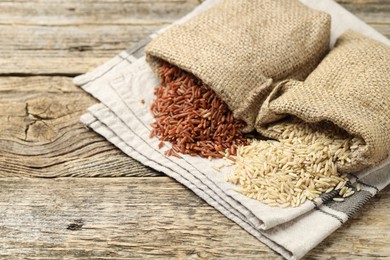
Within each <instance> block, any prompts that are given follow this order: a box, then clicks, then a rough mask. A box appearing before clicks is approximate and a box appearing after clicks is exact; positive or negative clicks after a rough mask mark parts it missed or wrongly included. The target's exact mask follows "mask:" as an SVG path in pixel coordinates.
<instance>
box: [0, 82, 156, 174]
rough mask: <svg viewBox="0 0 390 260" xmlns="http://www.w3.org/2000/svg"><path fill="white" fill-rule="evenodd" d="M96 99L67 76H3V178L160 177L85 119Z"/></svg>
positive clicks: (0, 165)
mask: <svg viewBox="0 0 390 260" xmlns="http://www.w3.org/2000/svg"><path fill="white" fill-rule="evenodd" d="M95 102H96V101H95V100H94V99H93V98H92V97H91V96H89V95H88V94H87V93H85V92H84V91H82V90H81V89H80V88H78V87H76V86H75V85H73V83H72V79H71V78H67V77H26V78H24V77H6V78H4V77H0V177H5V176H37V177H58V176H74V177H82V176H84V177H88V176H90V177H92V176H95V177H103V176H111V177H112V176H157V175H159V174H158V173H157V172H155V171H153V170H151V169H149V168H147V167H145V166H143V165H141V164H139V163H138V162H136V161H134V160H133V159H132V158H129V157H127V156H125V155H124V154H123V153H121V152H120V151H118V149H116V148H115V147H114V146H113V145H111V144H110V143H108V142H106V141H105V139H104V138H102V137H100V136H99V135H98V134H96V133H94V132H93V131H90V130H89V129H86V128H85V127H84V125H83V124H82V123H81V122H79V118H80V116H81V115H82V114H83V113H84V112H85V111H86V109H87V107H88V106H90V105H92V104H94V103H95Z"/></svg>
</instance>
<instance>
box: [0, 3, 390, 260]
mask: <svg viewBox="0 0 390 260" xmlns="http://www.w3.org/2000/svg"><path fill="white" fill-rule="evenodd" d="M200 2H201V1H199V0H83V1H79V0H67V1H61V0H33V1H31V0H29V1H27V0H17V1H6V0H0V33H1V37H0V75H1V77H0V257H1V258H10V257H11V258H12V257H13V258H39V259H53V258H74V257H79V258H104V259H108V258H113V259H114V258H115V259H118V258H141V257H151V258H156V259H162V258H172V257H174V258H190V259H192V258H198V257H200V258H212V257H222V258H231V259H237V258H245V259H251V258H261V259H265V258H276V259H279V258H281V257H280V256H279V255H278V254H276V253H275V252H273V251H272V250H270V249H269V248H268V247H266V246H265V245H263V244H262V243H260V242H259V241H258V240H256V239H255V238H254V237H252V236H251V235H249V234H248V233H247V232H245V231H244V230H243V229H241V228H240V227H239V226H238V225H237V224H235V223H234V222H232V221H230V220H229V219H227V218H226V217H224V216H223V215H222V214H220V213H219V212H218V211H217V210H215V209H214V208H212V207H211V206H209V205H208V204H206V203H205V202H204V201H203V200H202V199H200V198H198V197H197V196H196V195H195V194H193V193H192V192H191V191H189V190H188V189H186V188H185V187H183V186H182V185H180V184H179V183H176V182H175V181H173V180H172V179H170V178H169V177H167V176H165V175H164V174H162V173H159V172H156V171H154V170H152V169H150V168H148V167H145V166H143V165H141V164H139V163H137V162H136V161H134V160H133V159H132V158H129V157H127V156H126V155H124V154H123V153H122V152H121V151H119V150H118V149H116V148H115V147H114V146H113V145H111V144H110V143H109V142H107V141H106V140H105V139H104V138H102V137H101V136H99V135H98V134H96V133H94V132H93V131H91V130H89V129H87V128H86V127H84V125H83V124H82V123H80V122H79V118H80V116H81V115H82V114H83V113H84V112H85V111H86V109H87V108H88V107H89V106H90V105H92V104H95V103H97V101H96V100H95V99H94V98H92V97H91V96H89V95H88V94H86V93H84V92H83V91H82V90H81V89H80V88H78V87H76V86H75V85H73V83H72V78H73V77H74V76H76V75H80V74H82V73H85V72H87V71H88V70H91V69H93V68H94V67H96V66H98V65H100V64H102V63H104V62H105V61H107V60H108V59H110V58H111V57H113V56H114V55H116V54H117V53H119V52H120V51H122V50H123V49H125V48H127V47H129V46H131V45H132V44H133V43H136V42H137V41H139V40H142V39H143V38H144V37H146V36H148V35H149V34H151V33H152V32H154V31H156V30H157V29H159V28H161V27H162V26H165V25H167V24H170V23H171V22H172V21H174V20H176V19H178V18H180V17H181V16H183V15H185V14H186V13H188V12H189V11H191V10H192V9H193V8H194V7H195V6H196V5H198V4H199V3H200ZM338 2H339V3H341V4H342V5H343V6H344V7H345V8H346V9H348V10H350V11H351V12H352V13H354V14H356V15H357V16H358V17H360V18H361V19H362V20H364V21H365V22H367V23H368V24H370V25H372V26H373V27H374V28H375V29H377V30H378V31H379V32H381V33H383V34H384V35H386V36H387V37H390V0H338ZM389 205H390V188H389V187H388V188H386V189H385V190H383V191H381V192H380V193H379V194H378V195H377V196H376V197H375V198H374V199H373V200H372V201H370V202H369V203H368V204H367V205H365V206H364V207H363V208H362V209H361V211H360V212H359V213H358V214H356V215H355V216H354V217H353V219H352V220H350V221H348V222H347V223H346V224H345V225H344V226H343V227H342V228H340V229H339V230H337V231H336V232H335V233H333V234H332V235H330V236H329V237H328V238H327V239H326V240H325V241H323V242H322V243H321V244H320V245H318V246H317V247H316V248H315V249H314V250H312V251H311V252H310V253H309V254H308V255H307V256H306V259H313V258H314V259H316V258H326V259H339V258H348V259H356V257H357V256H359V257H361V258H362V259H369V258H372V259H373V258H390V237H389V234H390V218H389V217H388V216H389V215H390V207H389ZM318 224H319V225H321V223H318Z"/></svg>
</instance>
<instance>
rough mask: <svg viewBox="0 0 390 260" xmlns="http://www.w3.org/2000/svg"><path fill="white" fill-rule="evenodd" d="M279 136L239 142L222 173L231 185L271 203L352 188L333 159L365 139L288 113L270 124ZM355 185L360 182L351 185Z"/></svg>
mask: <svg viewBox="0 0 390 260" xmlns="http://www.w3.org/2000/svg"><path fill="white" fill-rule="evenodd" d="M268 129H269V130H271V131H275V132H277V133H278V134H279V135H280V137H279V141H275V140H266V141H264V140H253V141H251V143H250V144H249V145H247V146H240V147H239V148H238V150H237V156H236V160H235V164H236V169H235V170H234V172H233V173H231V174H230V175H228V176H226V179H227V181H229V182H231V183H234V184H237V185H239V186H238V187H237V188H236V190H237V191H238V192H240V193H242V194H244V195H246V196H248V197H250V198H253V199H256V200H259V201H262V202H264V203H266V204H268V205H270V206H279V207H291V206H292V207H297V206H299V205H301V204H303V203H304V202H305V201H306V200H313V199H315V198H317V197H319V196H320V194H322V193H329V192H331V191H333V190H338V191H339V192H338V194H339V196H340V197H338V198H334V200H335V201H342V200H343V198H345V197H348V196H351V195H352V194H353V193H354V189H353V188H352V187H348V186H347V185H346V184H347V182H348V178H347V174H345V173H344V174H341V173H339V171H338V170H337V165H343V164H345V163H347V162H349V161H350V160H351V158H352V156H353V155H354V152H356V151H357V150H358V149H359V148H360V147H361V146H362V145H364V142H363V140H362V139H361V138H356V137H352V136H350V135H349V134H347V133H346V132H344V131H343V130H341V129H339V128H337V127H336V126H334V125H332V124H331V123H318V124H310V123H305V122H303V121H301V120H298V119H295V118H293V119H290V120H287V121H284V122H281V123H277V124H274V125H270V126H269V127H268ZM356 189H357V190H359V187H356Z"/></svg>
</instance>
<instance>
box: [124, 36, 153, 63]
mask: <svg viewBox="0 0 390 260" xmlns="http://www.w3.org/2000/svg"><path fill="white" fill-rule="evenodd" d="M151 40H152V38H151V37H150V36H148V37H146V38H145V39H143V40H141V41H139V42H137V43H136V44H134V45H133V46H131V47H130V48H128V49H127V50H126V52H127V53H128V54H130V55H132V56H133V57H134V58H136V59H139V58H141V57H142V56H143V55H144V49H145V46H146V45H147V44H148V43H149V42H150V41H151Z"/></svg>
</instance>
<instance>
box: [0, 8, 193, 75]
mask: <svg viewBox="0 0 390 260" xmlns="http://www.w3.org/2000/svg"><path fill="white" fill-rule="evenodd" d="M198 3H199V1H197V0H173V1H168V0H165V1H164V0H159V1H151V0H149V1H139V0H127V1H118V0H113V1H108V0H98V1H75V0H73V1H65V2H64V1H48V0H46V1H31V2H30V1H26V2H25V1H2V2H0V13H1V14H2V16H1V18H0V31H1V34H2V37H0V74H39V75H42V74H44V75H48V74H57V75H58V74H61V75H77V74H81V73H84V72H86V71H87V70H90V69H92V68H94V67H96V66H97V65H99V64H101V63H104V62H105V61H106V60H108V59H110V58H111V57H113V56H114V55H116V54H117V53H119V52H120V51H122V50H124V49H126V48H128V47H129V46H131V45H132V44H134V43H136V42H138V41H140V40H142V39H144V38H145V37H146V36H148V35H149V34H151V33H153V32H154V31H156V30H158V29H159V28H161V26H163V25H166V24H168V23H171V22H172V21H174V20H176V19H178V18H180V17H182V16H184V15H185V14H186V13H188V12H190V10H192V9H193V8H194V7H195V6H196V5H197V4H198Z"/></svg>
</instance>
